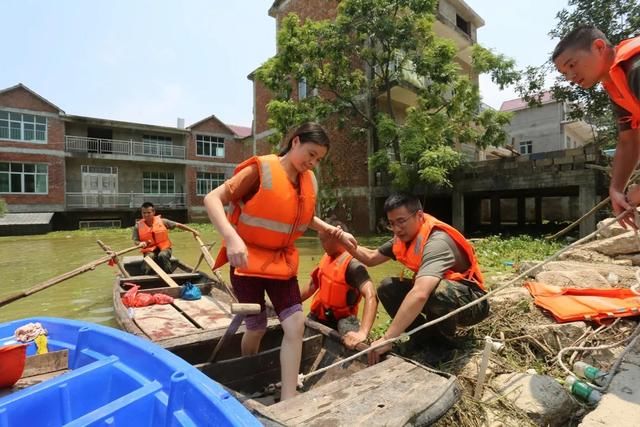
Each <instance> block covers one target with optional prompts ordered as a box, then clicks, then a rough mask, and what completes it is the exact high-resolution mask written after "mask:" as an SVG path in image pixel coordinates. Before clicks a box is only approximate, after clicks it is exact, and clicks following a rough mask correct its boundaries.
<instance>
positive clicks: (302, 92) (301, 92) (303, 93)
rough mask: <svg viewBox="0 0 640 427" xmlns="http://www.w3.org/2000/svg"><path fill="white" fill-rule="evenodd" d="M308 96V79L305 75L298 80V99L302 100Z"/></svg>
mask: <svg viewBox="0 0 640 427" xmlns="http://www.w3.org/2000/svg"><path fill="white" fill-rule="evenodd" d="M306 97H307V80H306V79H305V78H304V77H303V78H302V79H300V81H299V82H298V99H299V100H300V101H302V100H303V99H305V98H306Z"/></svg>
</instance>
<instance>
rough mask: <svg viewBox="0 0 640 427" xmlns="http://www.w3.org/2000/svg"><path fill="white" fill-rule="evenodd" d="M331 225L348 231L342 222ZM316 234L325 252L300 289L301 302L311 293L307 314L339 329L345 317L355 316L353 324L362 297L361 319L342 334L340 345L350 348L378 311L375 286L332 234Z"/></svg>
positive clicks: (364, 333)
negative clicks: (306, 283) (354, 326)
mask: <svg viewBox="0 0 640 427" xmlns="http://www.w3.org/2000/svg"><path fill="white" fill-rule="evenodd" d="M332 225H338V226H339V227H340V228H341V229H342V230H343V231H348V230H347V227H346V226H345V225H344V224H336V223H333V224H332ZM318 237H319V238H320V242H321V243H322V247H323V248H324V251H325V254H324V255H323V257H322V259H321V260H320V264H319V266H318V267H317V268H316V269H315V270H314V271H313V273H312V274H311V279H310V280H309V283H308V285H307V286H306V288H304V289H303V290H302V291H301V295H302V301H306V300H307V299H308V298H309V297H311V296H312V295H313V301H312V303H311V310H310V312H309V317H310V318H312V319H314V320H317V321H319V322H320V323H323V324H325V325H327V326H329V327H332V328H334V329H337V330H341V329H343V328H342V327H343V324H345V323H348V321H349V320H352V319H355V322H353V323H357V316H358V307H359V305H360V300H362V299H364V312H363V315H362V322H361V323H360V324H359V327H358V328H357V330H350V331H348V332H347V333H345V334H344V336H343V337H342V339H343V342H344V344H345V345H346V346H347V347H348V348H352V349H353V348H355V346H356V345H358V344H359V343H361V342H363V341H365V340H366V339H367V336H368V335H369V331H371V327H372V326H373V321H374V320H375V318H376V312H377V310H378V298H377V296H376V289H375V286H374V285H373V282H372V281H371V277H369V273H368V272H367V269H366V267H365V266H364V265H363V264H362V263H360V261H358V260H356V259H354V258H353V256H351V255H350V254H349V253H348V252H347V251H345V249H344V247H343V246H342V245H341V244H340V241H339V240H338V239H337V238H336V237H335V236H332V235H330V234H328V233H325V232H322V231H319V232H318ZM314 294H315V295H314ZM349 326H351V325H349Z"/></svg>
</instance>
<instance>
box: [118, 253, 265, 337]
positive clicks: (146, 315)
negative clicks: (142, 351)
mask: <svg viewBox="0 0 640 427" xmlns="http://www.w3.org/2000/svg"><path fill="white" fill-rule="evenodd" d="M142 263H143V261H142V256H132V257H125V258H124V259H123V267H124V269H125V271H126V272H127V273H128V274H129V276H130V277H123V276H122V275H118V276H116V279H115V282H114V285H113V308H114V312H115V318H116V321H117V322H118V324H119V325H120V327H121V328H122V329H124V330H125V331H127V332H130V333H132V334H135V335H138V336H142V337H145V338H148V339H150V340H151V341H153V342H155V343H156V344H158V345H160V346H162V347H165V348H166V347H171V346H173V345H175V344H174V343H175V340H176V339H179V338H180V341H179V342H180V343H182V344H184V343H189V342H199V341H202V340H215V339H219V338H220V337H221V336H222V335H223V334H224V332H225V330H226V328H227V326H229V323H231V319H232V318H233V315H232V314H231V311H230V303H231V298H230V297H229V295H228V293H227V292H226V290H225V286H224V283H222V282H221V281H220V279H217V278H214V277H211V276H209V275H208V274H206V273H204V272H202V271H195V272H194V271H193V268H192V267H191V266H189V265H187V264H185V263H183V262H182V261H180V260H178V259H175V258H174V259H173V260H172V263H173V265H174V271H173V272H172V273H171V274H168V276H169V277H170V278H171V280H173V281H174V282H176V283H177V284H178V285H183V284H184V283H186V282H191V283H193V284H194V285H196V286H197V287H198V288H199V289H200V291H201V293H202V298H201V299H199V300H195V301H188V300H185V299H181V298H180V291H181V286H178V287H172V286H170V285H169V284H167V283H166V282H165V281H164V280H163V279H162V278H160V277H158V276H156V275H143V274H142ZM128 284H136V285H139V286H140V290H139V292H140V293H150V294H156V293H162V294H166V295H169V296H171V297H173V298H174V301H173V303H172V304H166V305H160V304H155V305H150V306H146V307H135V308H127V307H126V306H125V305H124V304H123V302H122V296H123V295H124V294H125V293H126V292H127V290H129V289H130V286H129V285H128ZM272 324H274V325H275V324H277V322H275V321H272ZM242 332H244V328H243V327H241V328H240V330H239V333H242ZM167 342H168V343H167Z"/></svg>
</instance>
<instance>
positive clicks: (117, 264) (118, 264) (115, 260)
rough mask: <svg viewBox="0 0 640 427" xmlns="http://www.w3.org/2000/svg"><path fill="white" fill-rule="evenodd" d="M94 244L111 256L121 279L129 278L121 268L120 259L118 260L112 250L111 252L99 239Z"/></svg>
mask: <svg viewBox="0 0 640 427" xmlns="http://www.w3.org/2000/svg"><path fill="white" fill-rule="evenodd" d="M96 242H97V243H98V245H100V247H101V248H102V249H103V250H104V251H105V252H106V253H107V255H111V259H112V260H113V261H114V262H115V263H116V266H117V267H118V270H120V273H121V274H122V277H131V276H130V275H129V273H127V270H125V269H124V267H123V266H122V263H121V262H120V258H118V256H117V255H116V254H115V253H114V252H113V250H111V248H110V247H109V246H107V245H105V244H104V243H103V242H102V240H100V239H98V240H96Z"/></svg>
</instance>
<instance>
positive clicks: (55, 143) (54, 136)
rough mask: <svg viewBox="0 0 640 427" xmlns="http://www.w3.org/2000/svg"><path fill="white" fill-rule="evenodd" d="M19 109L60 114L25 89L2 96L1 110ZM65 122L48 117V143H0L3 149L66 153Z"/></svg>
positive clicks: (0, 98) (15, 90)
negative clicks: (40, 149) (47, 150)
mask: <svg viewBox="0 0 640 427" xmlns="http://www.w3.org/2000/svg"><path fill="white" fill-rule="evenodd" d="M2 107H9V108H18V109H23V110H29V111H33V112H34V113H35V114H37V113H38V112H46V113H54V114H56V115H57V114H58V110H56V109H55V108H54V107H53V106H51V105H49V104H47V103H45V102H43V101H42V100H41V99H39V98H38V97H37V96H34V95H33V94H32V93H30V92H29V91H27V90H25V89H24V88H21V87H18V88H16V89H14V90H12V91H9V92H5V93H1V94H0V108H2ZM64 132H65V126H64V122H63V121H62V120H61V119H59V118H52V117H47V143H46V144H42V143H35V142H27V141H16V142H13V141H6V140H3V141H0V145H1V146H3V147H17V148H34V149H39V148H46V149H49V150H60V151H64Z"/></svg>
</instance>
